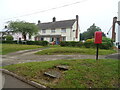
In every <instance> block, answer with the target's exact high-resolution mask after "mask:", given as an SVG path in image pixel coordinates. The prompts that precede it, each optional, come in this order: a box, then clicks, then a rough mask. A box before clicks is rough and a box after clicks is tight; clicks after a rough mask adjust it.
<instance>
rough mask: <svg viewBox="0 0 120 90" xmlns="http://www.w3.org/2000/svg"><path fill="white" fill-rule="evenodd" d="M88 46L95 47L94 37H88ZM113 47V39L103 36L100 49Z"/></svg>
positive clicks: (86, 43)
mask: <svg viewBox="0 0 120 90" xmlns="http://www.w3.org/2000/svg"><path fill="white" fill-rule="evenodd" d="M84 46H85V47H86V48H94V47H96V45H95V44H94V39H87V40H86V42H85V43H84ZM112 47H113V43H112V40H111V39H109V38H106V37H102V44H100V45H99V48H100V49H110V48H112Z"/></svg>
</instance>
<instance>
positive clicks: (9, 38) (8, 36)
mask: <svg viewBox="0 0 120 90" xmlns="http://www.w3.org/2000/svg"><path fill="white" fill-rule="evenodd" d="M5 38H6V41H13V36H11V35H7V36H6V37H5Z"/></svg>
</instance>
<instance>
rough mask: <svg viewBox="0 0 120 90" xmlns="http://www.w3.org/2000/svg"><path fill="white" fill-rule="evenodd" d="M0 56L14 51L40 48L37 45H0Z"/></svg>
mask: <svg viewBox="0 0 120 90" xmlns="http://www.w3.org/2000/svg"><path fill="white" fill-rule="evenodd" d="M0 46H1V48H0V54H2V55H4V54H8V53H11V52H15V51H20V50H27V49H36V48H42V46H37V45H21V44H0Z"/></svg>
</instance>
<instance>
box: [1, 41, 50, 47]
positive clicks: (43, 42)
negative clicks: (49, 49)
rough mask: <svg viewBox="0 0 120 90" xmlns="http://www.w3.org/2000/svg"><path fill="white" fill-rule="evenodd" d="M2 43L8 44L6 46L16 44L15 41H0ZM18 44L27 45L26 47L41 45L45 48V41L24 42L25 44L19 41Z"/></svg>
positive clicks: (46, 43)
mask: <svg viewBox="0 0 120 90" xmlns="http://www.w3.org/2000/svg"><path fill="white" fill-rule="evenodd" d="M2 43H8V44H18V42H17V40H16V41H2ZM19 44H28V45H41V46H47V45H48V42H47V41H26V43H23V42H22V41H19Z"/></svg>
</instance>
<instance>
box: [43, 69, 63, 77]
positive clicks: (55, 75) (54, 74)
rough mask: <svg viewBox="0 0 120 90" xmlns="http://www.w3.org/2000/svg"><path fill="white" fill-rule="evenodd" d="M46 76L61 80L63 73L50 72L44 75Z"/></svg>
mask: <svg viewBox="0 0 120 90" xmlns="http://www.w3.org/2000/svg"><path fill="white" fill-rule="evenodd" d="M44 75H47V76H49V77H52V78H60V76H61V72H59V71H55V70H50V71H47V72H45V73H44Z"/></svg>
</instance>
